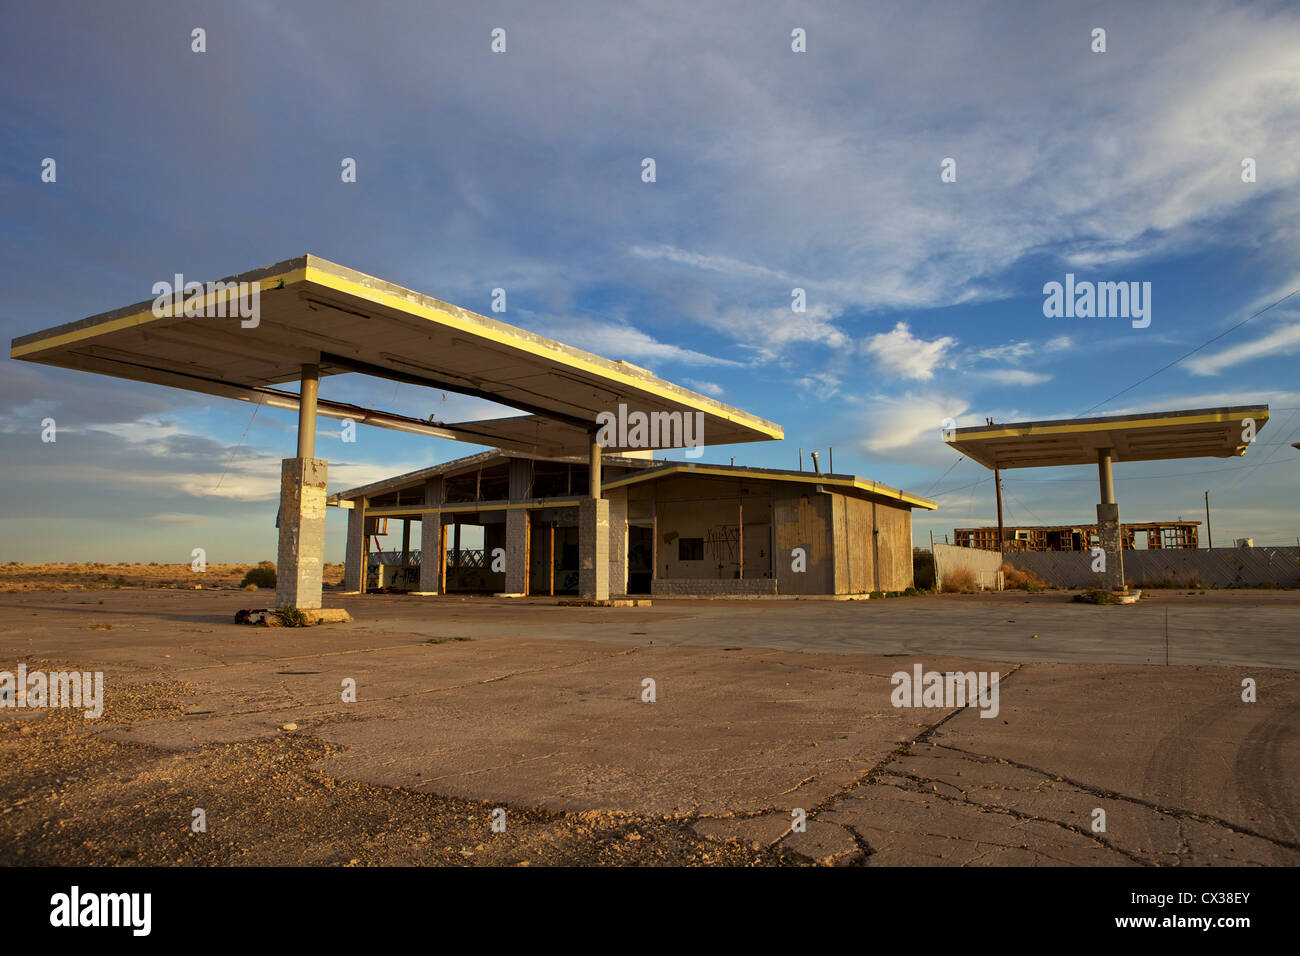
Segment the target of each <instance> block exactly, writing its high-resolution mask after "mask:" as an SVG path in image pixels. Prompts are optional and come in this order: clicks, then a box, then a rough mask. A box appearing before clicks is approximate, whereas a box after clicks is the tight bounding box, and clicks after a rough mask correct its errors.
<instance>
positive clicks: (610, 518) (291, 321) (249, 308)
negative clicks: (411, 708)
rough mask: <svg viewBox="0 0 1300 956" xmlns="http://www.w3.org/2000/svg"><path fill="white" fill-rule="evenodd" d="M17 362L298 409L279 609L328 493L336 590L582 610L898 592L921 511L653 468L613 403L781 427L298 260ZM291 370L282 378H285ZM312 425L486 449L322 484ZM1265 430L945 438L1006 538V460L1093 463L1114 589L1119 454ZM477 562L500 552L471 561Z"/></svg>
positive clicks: (316, 556)
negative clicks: (430, 395)
mask: <svg viewBox="0 0 1300 956" xmlns="http://www.w3.org/2000/svg"><path fill="white" fill-rule="evenodd" d="M178 282H179V277H178ZM250 296H251V298H250ZM250 318H252V321H249V319H250ZM10 356H11V357H12V358H15V359H21V360H24V361H30V362H37V363H41V364H45V365H52V366H58V367H62V368H69V369H76V370H80V371H86V372H94V373H97V374H101V375H108V376H113V377H116V378H124V379H131V380H135V381H140V382H149V383H152V384H157V385H166V386H170V387H174V388H181V389H187V390H190V391H195V392H201V393H205V394H209V395H215V396H219V397H223V398H231V399H236V400H240V401H245V402H250V403H255V404H258V405H268V406H271V407H276V408H284V409H291V410H296V411H297V413H298V436H297V437H298V441H297V453H296V455H295V456H294V457H292V458H286V459H284V460H283V462H282V468H281V489H280V509H279V520H278V528H279V545H278V561H277V565H278V574H277V585H276V601H277V603H278V605H279V606H281V607H285V606H292V607H299V608H304V609H313V608H319V607H320V606H321V590H322V581H321V573H322V566H323V561H324V546H325V518H326V509H327V506H328V505H333V506H336V507H338V508H340V509H343V510H345V511H347V512H348V535H347V546H346V555H345V566H346V582H345V583H346V588H347V590H350V591H356V592H364V591H366V590H368V589H370V588H371V587H388V586H390V585H398V586H400V587H402V588H403V589H405V590H407V591H412V592H415V593H423V594H444V593H449V592H455V591H458V590H460V591H470V590H490V591H492V592H493V593H503V594H518V595H541V594H546V595H552V594H555V595H559V594H566V593H568V594H577V595H579V596H580V597H581V598H583V599H587V600H591V601H605V600H608V599H609V598H610V596H611V595H616V596H617V595H626V594H646V593H649V594H663V595H671V594H742V595H767V594H822V595H837V596H841V595H858V594H866V593H869V592H872V591H896V590H902V589H904V588H906V587H908V586H909V585H911V584H912V557H911V552H912V541H911V531H912V528H911V511H912V509H914V508H922V509H932V508H934V507H935V503H934V502H933V501H930V500H928V499H926V498H923V497H920V496H917V495H912V494H909V493H907V492H904V491H901V490H899V489H896V488H891V487H889V486H886V485H882V484H879V483H877V482H873V481H868V480H865V479H862V478H859V477H857V476H854V475H845V474H821V473H819V472H816V471H814V472H812V473H808V472H804V471H803V470H802V469H801V470H799V471H782V470H778V469H762V468H749V467H743V466H735V465H734V464H733V465H726V466H724V465H712V464H705V463H702V462H699V463H697V462H694V461H686V462H675V461H663V460H656V459H654V458H653V457H652V456H653V452H654V450H655V446H654V445H651V447H649V448H647V447H645V444H644V443H643V442H641V441H637V442H635V443H634V442H632V441H631V439H630V437H629V436H628V434H627V431H628V430H627V429H625V428H623V427H620V428H619V429H618V433H617V437H613V438H611V437H610V435H611V430H609V429H602V428H601V427H600V423H601V421H602V419H607V418H608V417H610V416H612V415H613V414H614V413H615V410H617V411H618V414H619V416H620V421H623V415H624V413H625V411H626V409H629V408H630V409H633V410H635V413H636V414H638V415H642V416H649V417H651V418H660V419H664V420H672V419H676V420H678V421H690V422H692V423H694V425H695V429H694V431H695V434H696V436H697V439H696V444H698V445H708V446H718V445H728V444H736V443H743V442H753V441H769V440H774V439H780V438H782V437H784V436H783V431H782V429H781V426H779V425H777V424H774V423H773V422H770V421H767V420H765V419H762V418H759V417H757V416H755V415H751V414H749V413H747V412H744V411H741V410H740V409H737V408H733V407H731V406H728V405H724V404H723V403H721V402H718V401H716V400H714V399H711V398H708V397H706V396H704V395H700V394H697V393H695V392H692V391H690V390H688V389H685V388H682V387H681V386H678V385H675V384H673V383H671V382H667V381H664V380H663V379H660V378H657V377H655V376H654V375H653V374H652V373H650V372H649V371H647V370H646V369H643V368H640V367H638V366H636V365H633V364H631V363H629V362H626V361H613V360H610V359H606V358H601V357H600V356H597V355H593V354H591V353H590V352H585V351H583V350H581V349H577V348H574V347H572V346H568V345H564V344H562V343H560V342H556V341H554V340H552V339H548V338H544V337H542V336H540V335H536V334H534V333H531V332H528V331H526V330H523V329H519V328H516V327H514V326H511V325H507V324H505V323H503V322H500V321H497V320H494V319H490V318H487V317H485V316H481V315H477V314H475V313H473V312H469V311H467V310H465V309H462V308H459V307H457V306H455V305H451V304H449V303H447V302H443V301H441V300H438V299H435V298H432V297H430V296H426V295H422V294H420V293H417V292H413V291H411V290H409V289H405V288H402V287H400V286H396V285H393V284H391V283H388V282H385V281H383V280H381V279H377V278H374V277H373V276H368V275H365V274H363V273H360V272H356V271H354V270H351V269H347V268H344V267H343V266H339V265H336V264H334V263H332V262H328V261H326V260H324V259H321V258H319V257H317V256H312V255H306V256H300V257H298V258H296V259H289V260H286V261H284V262H280V263H276V264H275V265H272V266H268V267H266V268H263V269H258V270H254V271H252V272H247V273H243V274H240V275H237V276H231V277H229V278H227V279H224V280H221V281H220V282H216V283H208V284H207V285H206V286H203V285H199V284H198V283H193V289H192V290H191V289H190V286H189V285H187V286H186V287H185V294H184V295H181V294H180V290H178V294H177V295H176V296H175V297H173V298H172V299H170V300H168V299H167V298H166V297H161V298H159V299H156V300H145V301H142V302H138V303H136V304H135V305H131V306H127V307H125V308H121V309H117V310H114V311H112V312H106V313H103V314H100V315H96V316H92V317H91V318H88V319H84V320H82V321H79V322H72V323H68V324H65V325H61V326H57V327H55V328H52V329H47V330H45V331H43V332H36V333H33V334H31V335H25V336H22V337H20V338H17V339H15V340H14V341H13V343H12V346H11V350H10ZM345 373H357V374H362V375H367V376H373V377H378V378H382V379H387V380H389V381H395V382H404V383H408V384H412V385H417V386H423V387H426V388H430V389H437V390H439V391H447V392H455V393H458V394H461V395H466V396H473V397H477V398H482V399H486V400H489V401H491V402H494V403H496V404H498V405H502V406H505V407H507V408H511V409H514V410H515V411H516V412H517V413H518V414H515V415H512V416H509V417H501V418H493V419H487V420H482V421H470V422H460V423H444V422H439V421H434V420H433V419H432V417H431V418H429V419H427V420H426V419H420V418H415V417H411V416H409V415H402V414H397V413H395V412H388V411H383V410H381V409H373V408H366V407H361V406H358V405H354V404H348V403H344V402H339V401H332V400H330V399H328V398H322V397H320V395H319V388H320V382H321V380H322V379H328V377H329V376H331V375H339V374H345ZM295 381H296V382H298V383H299V390H298V391H297V392H294V391H290V390H286V389H283V388H279V387H277V386H278V385H281V384H283V383H286V382H295ZM318 415H320V416H325V417H328V418H334V419H341V420H350V421H353V422H356V423H364V424H370V425H375V426H378V427H381V428H389V429H395V430H398V431H404V432H409V433H412V434H416V435H425V436H430V437H436V438H444V439H451V440H454V441H461V442H466V443H470V444H474V445H478V446H486V447H489V448H490V449H492V450H490V451H486V452H483V453H481V454H477V455H472V456H470V457H467V458H462V459H458V460H455V461H451V462H447V463H445V464H441V465H438V466H435V467H432V468H428V469H424V470H422V471H418V472H413V473H411V474H407V475H400V476H397V477H394V478H391V479H388V480H385V481H381V482H377V483H374V484H371V485H367V486H365V487H361V488H354V489H351V490H348V491H343V492H338V493H336V494H334V495H329V494H328V490H327V487H326V486H327V478H328V463H327V462H326V461H324V460H323V459H320V458H317V457H316V420H317V416H318ZM1267 420H1268V407H1267V406H1266V405H1254V406H1242V407H1234V408H1214V409H1193V410H1187V411H1176V412H1160V413H1151V414H1140V415H1120V416H1110V417H1104V418H1081V419H1073V420H1056V421H1035V422H1018V423H1012V424H1000V425H993V424H990V425H988V426H980V427H975V428H958V429H954V430H951V431H950V432H948V433H945V440H946V441H947V442H948V443H949V444H950V445H951V447H953V448H955V449H956V450H958V451H960V452H962V453H963V454H965V455H967V456H969V457H970V458H972V459H974V460H975V461H978V462H980V463H981V464H983V465H985V466H986V467H988V468H990V469H993V470H994V473H995V477H996V478H998V479H999V480H997V481H995V485H997V487H998V495H999V530H998V533H997V543H998V544H999V546H1000V548H1001V547H1004V546H1005V536H1004V533H1003V530H1002V528H1001V506H1000V500H1001V482H1000V472H1001V470H1002V469H1006V468H1030V467H1043V466H1057V465H1078V464H1088V463H1093V462H1095V463H1096V464H1097V467H1098V476H1099V484H1100V496H1099V497H1100V502H1099V503H1098V504H1097V509H1096V512H1097V524H1096V538H1097V547H1098V548H1099V549H1100V550H1101V551H1102V552H1104V554H1105V556H1106V564H1105V569H1104V572H1103V573H1102V575H1101V579H1100V583H1101V584H1103V585H1104V586H1105V587H1108V588H1113V589H1117V590H1118V589H1122V588H1123V585H1124V571H1123V555H1122V546H1123V537H1122V536H1123V533H1124V532H1123V529H1122V526H1121V524H1120V521H1119V506H1118V504H1117V503H1116V501H1115V493H1114V480H1113V477H1112V473H1111V466H1112V463H1113V462H1130V461H1150V460H1157V459H1181V458H1194V457H1218V458H1227V457H1233V456H1240V455H1243V454H1244V453H1245V451H1246V449H1247V448H1248V447H1249V446H1250V444H1251V442H1252V441H1253V440H1254V436H1255V434H1256V433H1257V432H1258V431H1259V429H1260V428H1262V427H1263V425H1264V424H1265V423H1266V422H1267ZM629 445H631V446H632V447H629ZM389 521H394V522H401V528H402V546H401V548H400V550H398V549H396V548H393V549H391V550H390V553H389V554H388V555H387V558H388V560H384V556H382V555H381V553H380V552H382V551H383V549H382V547H377V548H376V553H375V557H376V561H375V562H374V565H375V567H376V571H377V573H376V579H375V580H373V581H372V580H371V579H370V575H369V574H368V573H367V572H368V566H369V565H370V564H371V557H370V554H369V553H368V552H369V545H370V542H371V541H372V540H377V533H378V532H379V530H380V529H381V527H383V528H385V529H386V526H387V524H388V522H389ZM416 523H418V524H419V526H420V542H419V544H420V546H419V548H418V549H416V548H412V546H411V532H412V528H413V525H414V524H416ZM465 525H469V526H471V527H473V528H476V529H478V532H477V533H481V535H482V542H483V548H482V549H480V551H481V552H482V553H481V555H480V556H479V560H478V561H477V562H476V564H477V566H476V567H466V564H467V562H466V561H465V560H464V556H465V549H464V548H462V547H461V542H460V533H461V529H462V528H463V527H464V526H465ZM449 535H450V541H449V540H448V536H449ZM1088 543H1089V544H1090V545H1091V544H1092V543H1093V542H1092V540H1091V539H1090V540H1089V542H1088ZM449 544H450V545H451V547H450V548H449ZM392 552H396V555H397V558H396V560H393V557H392ZM449 554H450V555H451V566H450V567H448V555H449ZM488 554H492V555H495V556H496V558H499V559H500V560H499V563H497V562H496V561H495V560H494V561H490V562H489V561H485V560H483V559H484V558H485V557H486V556H487V555H488ZM390 569H391V570H390ZM469 572H482V573H479V574H471V573H469Z"/></svg>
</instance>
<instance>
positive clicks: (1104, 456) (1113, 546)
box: [1097, 448, 1124, 591]
mask: <svg viewBox="0 0 1300 956" xmlns="http://www.w3.org/2000/svg"><path fill="white" fill-rule="evenodd" d="M1097 478H1098V482H1099V484H1100V486H1101V503H1100V504H1098V505H1097V537H1098V539H1099V540H1098V542H1097V543H1098V544H1099V545H1101V550H1102V551H1103V552H1104V553H1105V558H1106V565H1105V569H1104V570H1103V571H1102V572H1101V586H1102V587H1104V588H1108V589H1110V590H1112V591H1116V590H1119V589H1120V588H1123V587H1124V541H1123V537H1124V536H1123V531H1122V529H1121V528H1120V523H1119V505H1117V504H1115V478H1114V475H1113V474H1112V473H1111V451H1110V449H1109V448H1101V449H1098V451H1097Z"/></svg>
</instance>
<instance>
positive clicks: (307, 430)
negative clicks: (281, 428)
mask: <svg viewBox="0 0 1300 956" xmlns="http://www.w3.org/2000/svg"><path fill="white" fill-rule="evenodd" d="M319 387H320V367H319V366H316V365H304V366H303V367H302V389H301V392H300V395H301V397H300V398H299V399H298V457H299V458H301V459H304V460H305V459H308V458H315V457H316V393H317V391H318V389H319Z"/></svg>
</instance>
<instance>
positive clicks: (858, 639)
mask: <svg viewBox="0 0 1300 956" xmlns="http://www.w3.org/2000/svg"><path fill="white" fill-rule="evenodd" d="M1054 597H1055V601H1050V600H1045V599H1044V600H1039V598H1041V596H1040V595H1032V596H1030V595H1020V596H1018V597H1017V596H1012V595H1006V596H997V598H998V599H997V600H969V601H951V600H949V601H944V600H941V599H935V598H919V599H913V600H909V599H896V600H891V601H876V602H866V603H853V604H846V603H833V602H759V601H753V602H656V605H655V606H654V607H653V608H628V609H624V608H609V609H603V608H559V607H554V606H540V605H535V606H521V605H520V604H519V603H517V602H516V603H511V602H505V601H492V600H458V599H454V598H438V599H414V598H402V597H396V596H367V597H365V598H356V597H353V598H348V597H340V596H336V595H328V596H327V604H328V605H331V606H344V607H347V608H348V609H349V610H350V611H351V612H352V614H353V615H354V617H355V618H356V620H355V622H354V623H352V624H347V625H331V626H325V627H319V628H312V629H302V630H299V629H260V628H245V627H238V626H236V625H234V624H233V623H230V622H231V620H232V617H233V614H234V611H235V610H236V609H237V608H239V607H242V606H245V605H247V603H248V596H247V595H245V594H243V593H230V592H197V593H196V592H180V591H177V592H168V591H131V592H128V591H105V592H93V593H88V592H82V593H78V592H68V593H58V594H55V593H50V592H29V593H27V594H22V595H14V594H6V595H0V607H3V608H5V613H4V615H3V618H4V621H5V623H4V624H3V625H0V669H3V668H6V667H11V666H12V664H13V663H16V662H17V661H18V660H28V661H29V662H32V661H51V662H57V663H59V664H66V665H76V666H78V667H81V668H83V669H102V670H104V671H105V675H106V684H107V693H108V696H109V699H110V700H111V699H112V696H113V694H114V693H115V689H121V688H127V687H131V686H138V685H144V684H147V683H149V682H151V681H158V680H160V679H165V680H170V681H173V682H182V683H183V685H184V687H185V688H186V691H185V694H184V699H183V705H182V713H180V714H179V715H175V714H167V713H162V714H158V715H155V716H150V715H148V714H146V715H144V716H143V717H141V718H139V719H135V720H132V721H131V722H129V723H108V722H105V723H102V724H97V723H96V722H94V721H87V722H85V727H84V729H79V730H78V732H79V733H84V734H90V735H96V736H98V737H100V738H102V739H103V740H104V741H111V742H113V743H116V744H121V745H127V746H131V745H136V746H140V747H147V748H163V749H165V750H167V751H171V752H175V753H177V754H183V753H188V752H193V751H196V750H199V749H201V748H205V747H212V746H214V745H223V744H245V743H249V742H251V743H254V744H255V743H257V742H259V741H273V740H275V739H277V738H279V737H282V736H283V734H284V731H282V730H281V729H280V728H282V727H283V726H284V725H285V724H288V723H292V724H296V725H297V728H298V729H297V731H296V732H295V733H297V734H299V735H306V736H309V737H311V738H313V739H318V740H319V741H321V742H322V743H323V744H324V745H326V746H325V747H324V749H323V752H324V754H325V755H324V756H322V757H320V758H319V759H318V760H316V762H315V763H314V765H313V766H314V769H315V770H318V771H320V772H322V773H324V774H326V775H328V776H330V777H332V778H336V779H340V780H348V781H355V782H359V783H362V784H368V785H374V786H380V787H385V788H396V789H399V790H401V791H407V792H413V793H426V794H438V795H441V796H445V797H449V798H454V799H457V800H471V801H486V802H490V803H493V804H499V805H503V806H512V807H520V808H530V809H536V810H540V811H549V812H556V813H561V814H583V813H588V814H590V813H600V814H606V815H613V816H619V815H625V816H628V817H640V818H654V819H663V818H669V819H673V820H680V821H686V822H687V823H689V824H690V825H691V826H692V827H693V829H694V831H695V832H696V833H698V834H700V835H701V836H703V837H707V838H709V839H711V840H720V841H728V842H729V843H735V844H740V845H742V846H747V847H751V848H753V849H755V850H756V851H758V850H763V851H767V850H770V849H772V848H777V849H779V850H782V851H785V852H786V853H787V854H788V855H790V856H791V857H793V856H795V855H797V856H798V857H799V858H804V859H808V860H814V861H818V862H826V863H868V864H870V865H889V864H941V865H964V864H991V865H1056V864H1071V865H1098V864H1100V865H1153V864H1158V865H1188V864H1192V865H1197V864H1259V865H1295V864H1297V863H1300V832H1297V808H1298V803H1300V801H1298V797H1297V792H1296V783H1295V781H1296V779H1297V774H1296V768H1297V765H1298V762H1300V760H1298V758H1300V749H1298V746H1297V738H1298V737H1300V730H1298V728H1300V721H1297V719H1296V718H1297V716H1300V684H1297V679H1296V678H1297V674H1300V640H1297V629H1296V627H1295V621H1296V620H1297V617H1296V612H1297V610H1298V609H1300V599H1298V598H1297V597H1296V596H1294V595H1291V596H1290V597H1289V600H1288V599H1287V596H1286V595H1284V596H1283V597H1281V598H1279V597H1276V596H1273V595H1269V596H1267V598H1266V599H1265V600H1262V601H1261V602H1260V604H1259V606H1253V605H1250V606H1247V605H1243V604H1241V603H1240V601H1239V600H1238V601H1237V603H1235V604H1234V603H1233V602H1232V601H1223V602H1219V603H1207V604H1201V605H1198V604H1197V603H1196V598H1194V597H1191V596H1189V597H1187V599H1186V600H1185V601H1177V600H1174V599H1173V597H1172V596H1170V597H1169V599H1168V600H1167V602H1166V603H1167V605H1168V611H1169V616H1170V618H1171V628H1170V633H1171V638H1170V642H1171V645H1173V646H1172V647H1171V654H1170V657H1171V660H1172V661H1173V662H1174V664H1175V666H1169V667H1166V666H1163V660H1164V627H1163V619H1164V616H1165V610H1166V609H1165V608H1163V607H1160V606H1159V605H1158V604H1157V605H1154V606H1150V607H1142V606H1140V605H1139V606H1138V607H1136V608H1133V609H1130V608H1108V607H1104V608H1096V607H1092V608H1083V607H1075V606H1071V605H1068V604H1066V603H1064V602H1063V600H1062V599H1061V598H1060V596H1059V595H1056V596H1054ZM101 600H102V601H103V602H104V603H103V604H99V603H97V602H99V601H101ZM1233 600H1237V599H1233ZM1134 611H1137V612H1147V613H1146V615H1145V617H1144V616H1142V614H1138V613H1132V612H1134ZM1157 620H1158V621H1159V624H1160V628H1159V633H1158V635H1156V634H1153V633H1151V629H1152V627H1153V625H1154V623H1155V622H1156V621H1157ZM1157 655H1158V658H1159V664H1158V665H1157V664H1155V662H1154V661H1153V657H1155V656H1157ZM915 663H920V664H921V665H922V666H923V667H924V669H925V670H935V671H939V672H944V671H950V670H960V671H971V670H974V671H996V672H998V673H999V674H1000V675H1001V681H1000V683H999V712H998V714H997V716H996V717H994V718H987V717H981V716H980V712H979V710H978V709H977V708H974V707H966V708H959V707H929V708H920V707H917V708H908V707H902V708H900V707H894V706H892V704H891V699H890V694H891V690H892V685H891V681H890V675H891V674H893V673H894V672H895V671H900V670H901V671H910V670H911V668H912V666H913V664H915ZM29 666H35V665H34V664H32V663H29ZM51 669H53V665H51ZM1246 677H1250V678H1252V679H1254V680H1255V681H1256V682H1257V694H1258V700H1257V702H1255V703H1244V702H1243V701H1242V699H1241V684H1242V679H1243V678H1246ZM646 678H650V679H653V680H654V682H655V689H656V693H657V699H656V700H655V702H654V703H644V702H643V701H642V689H643V681H644V680H645V679H646ZM346 680H351V681H355V686H356V697H357V699H356V702H355V703H349V702H345V701H344V700H343V699H342V694H343V688H344V682H345V681H346ZM39 717H40V715H39V714H38V713H36V712H20V711H12V710H8V711H0V721H7V720H31V719H39ZM1098 810H1100V811H1104V814H1105V829H1104V830H1098V829H1097V828H1096V826H1095V821H1096V819H1097V813H1096V811H1098ZM798 811H802V812H803V813H804V814H805V815H806V820H807V824H806V828H805V829H803V830H802V832H795V830H794V829H792V823H793V820H794V815H795V814H796V813H797V812H798ZM0 826H3V823H2V822H0Z"/></svg>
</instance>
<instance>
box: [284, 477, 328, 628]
mask: <svg viewBox="0 0 1300 956" xmlns="http://www.w3.org/2000/svg"><path fill="white" fill-rule="evenodd" d="M327 472H328V464H327V463H326V462H325V461H324V460H322V459H320V458H286V459H284V461H283V462H282V463H281V465H280V547H279V551H278V553H277V555H276V569H275V603H276V605H277V606H278V607H298V608H319V607H320V606H321V572H322V570H323V568H324V555H325V480H326V474H327Z"/></svg>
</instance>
